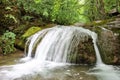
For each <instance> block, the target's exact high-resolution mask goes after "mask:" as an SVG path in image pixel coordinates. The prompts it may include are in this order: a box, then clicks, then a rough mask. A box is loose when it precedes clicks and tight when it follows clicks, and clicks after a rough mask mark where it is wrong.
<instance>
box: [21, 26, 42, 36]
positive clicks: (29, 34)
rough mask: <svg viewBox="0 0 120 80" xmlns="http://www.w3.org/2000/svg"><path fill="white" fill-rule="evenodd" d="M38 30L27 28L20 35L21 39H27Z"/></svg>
mask: <svg viewBox="0 0 120 80" xmlns="http://www.w3.org/2000/svg"><path fill="white" fill-rule="evenodd" d="M40 30H42V29H41V28H40V27H35V26H33V27H31V28H29V29H28V30H27V31H26V32H25V33H24V34H23V35H22V37H23V38H28V37H29V36H31V35H33V34H34V33H36V32H38V31H40Z"/></svg>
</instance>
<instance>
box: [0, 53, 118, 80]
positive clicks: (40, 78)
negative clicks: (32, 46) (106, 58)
mask: <svg viewBox="0 0 120 80" xmlns="http://www.w3.org/2000/svg"><path fill="white" fill-rule="evenodd" d="M22 56H23V54H19V55H18V54H16V55H15V54H13V55H10V58H9V57H5V58H3V59H2V60H1V61H0V65H1V66H0V80H120V67H119V66H112V65H109V66H108V65H102V66H96V67H94V66H88V65H70V64H64V65H63V64H59V63H58V64H56V63H55V64H54V63H48V62H47V63H46V62H45V63H44V64H43V63H42V65H41V64H38V63H37V64H36V63H35V62H34V61H28V62H23V63H21V62H19V60H20V58H21V57H22Z"/></svg>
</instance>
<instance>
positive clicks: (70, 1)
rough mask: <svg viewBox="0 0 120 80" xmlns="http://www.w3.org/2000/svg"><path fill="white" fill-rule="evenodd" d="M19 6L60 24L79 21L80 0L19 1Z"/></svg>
mask: <svg viewBox="0 0 120 80" xmlns="http://www.w3.org/2000/svg"><path fill="white" fill-rule="evenodd" d="M18 5H19V6H20V7H21V6H23V8H24V9H25V11H26V12H32V13H35V14H39V15H40V16H42V17H43V18H44V19H45V20H50V21H53V22H56V23H59V24H72V23H74V22H77V21H79V0H18Z"/></svg>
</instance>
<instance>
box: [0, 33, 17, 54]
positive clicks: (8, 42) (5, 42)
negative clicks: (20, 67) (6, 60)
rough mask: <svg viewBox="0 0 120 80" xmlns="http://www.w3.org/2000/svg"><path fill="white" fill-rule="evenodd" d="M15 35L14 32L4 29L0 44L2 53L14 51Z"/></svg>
mask: <svg viewBox="0 0 120 80" xmlns="http://www.w3.org/2000/svg"><path fill="white" fill-rule="evenodd" d="M15 36H16V35H15V34H14V33H12V32H9V31H6V32H5V33H4V34H3V35H2V37H1V42H0V46H1V48H2V51H3V54H4V55H6V54H8V53H11V52H14V51H15V47H14V43H15Z"/></svg>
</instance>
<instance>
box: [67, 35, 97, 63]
mask: <svg viewBox="0 0 120 80" xmlns="http://www.w3.org/2000/svg"><path fill="white" fill-rule="evenodd" d="M76 47H77V48H76ZM76 47H75V48H74V47H73V48H74V49H75V50H74V51H75V52H73V53H71V54H70V55H68V57H69V60H70V62H71V63H76V64H95V62H96V57H95V50H94V46H93V42H92V38H91V36H89V37H88V39H85V40H84V41H81V42H80V43H79V44H78V46H76Z"/></svg>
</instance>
